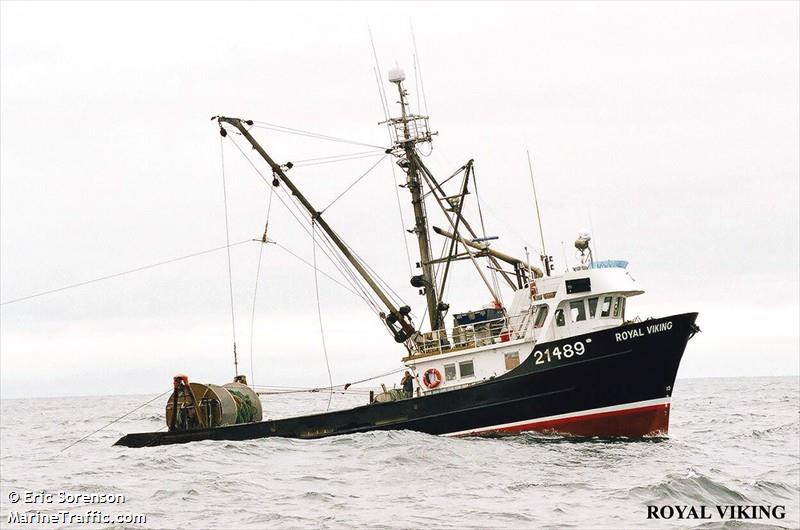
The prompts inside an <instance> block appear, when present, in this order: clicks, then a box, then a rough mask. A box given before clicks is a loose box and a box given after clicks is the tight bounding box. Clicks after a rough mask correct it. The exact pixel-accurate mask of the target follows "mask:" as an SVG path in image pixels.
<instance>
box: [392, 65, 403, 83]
mask: <svg viewBox="0 0 800 530" xmlns="http://www.w3.org/2000/svg"><path fill="white" fill-rule="evenodd" d="M405 80H406V73H405V72H404V71H403V69H402V68H400V67H399V66H395V67H394V68H390V69H389V82H391V83H399V82H401V81H405Z"/></svg>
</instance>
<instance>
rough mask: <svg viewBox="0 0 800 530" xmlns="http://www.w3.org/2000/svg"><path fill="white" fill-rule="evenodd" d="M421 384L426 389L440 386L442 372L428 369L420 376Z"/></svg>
mask: <svg viewBox="0 0 800 530" xmlns="http://www.w3.org/2000/svg"><path fill="white" fill-rule="evenodd" d="M422 382H423V383H425V386H426V387H428V388H436V387H437V386H439V385H441V384H442V372H440V371H439V370H437V369H436V368H428V369H427V370H425V373H424V374H423V376H422Z"/></svg>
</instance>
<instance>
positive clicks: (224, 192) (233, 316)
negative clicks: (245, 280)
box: [219, 136, 239, 377]
mask: <svg viewBox="0 0 800 530" xmlns="http://www.w3.org/2000/svg"><path fill="white" fill-rule="evenodd" d="M222 141H223V137H222V136H220V138H219V153H220V161H221V165H222V198H223V202H224V204H225V248H226V250H227V253H228V287H229V288H230V297H231V330H232V332H233V366H234V370H233V371H234V377H238V376H239V359H238V358H237V355H236V310H235V306H234V305H233V268H232V267H231V234H230V228H229V226H228V186H227V183H226V182H225V144H223V143H222Z"/></svg>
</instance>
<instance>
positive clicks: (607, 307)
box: [600, 296, 611, 317]
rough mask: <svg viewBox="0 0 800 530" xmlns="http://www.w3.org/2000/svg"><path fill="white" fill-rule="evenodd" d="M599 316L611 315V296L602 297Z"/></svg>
mask: <svg viewBox="0 0 800 530" xmlns="http://www.w3.org/2000/svg"><path fill="white" fill-rule="evenodd" d="M600 316H601V317H609V316H611V297H610V296H606V297H604V298H603V306H602V307H601V308H600Z"/></svg>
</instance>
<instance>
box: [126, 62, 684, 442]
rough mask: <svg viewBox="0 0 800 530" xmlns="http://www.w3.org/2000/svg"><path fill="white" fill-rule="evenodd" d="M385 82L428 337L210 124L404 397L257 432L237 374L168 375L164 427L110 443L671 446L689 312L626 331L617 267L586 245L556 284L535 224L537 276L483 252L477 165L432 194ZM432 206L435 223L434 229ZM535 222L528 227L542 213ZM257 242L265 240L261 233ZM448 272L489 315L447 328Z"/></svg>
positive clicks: (278, 184)
mask: <svg viewBox="0 0 800 530" xmlns="http://www.w3.org/2000/svg"><path fill="white" fill-rule="evenodd" d="M388 78H389V82H390V83H391V85H394V87H395V89H396V90H397V94H398V95H399V102H398V103H399V115H398V116H396V117H388V116H387V119H386V121H385V122H384V123H385V124H386V125H387V126H388V128H389V130H390V141H391V145H390V146H389V147H388V148H386V149H385V153H386V154H387V155H388V156H390V157H392V159H393V161H394V162H395V163H396V165H397V166H398V167H399V168H400V169H401V170H402V172H403V173H404V175H405V182H404V183H403V184H402V186H401V187H402V188H404V189H405V190H406V191H407V192H408V193H409V194H410V198H411V206H412V209H413V214H414V227H413V229H411V230H410V232H412V233H413V235H414V236H415V238H416V241H417V244H418V255H419V261H418V263H417V268H418V274H415V275H413V276H412V277H411V278H410V283H411V285H412V286H413V287H415V288H416V289H418V292H419V294H420V296H421V297H423V298H424V308H425V310H424V316H423V318H422V320H425V321H426V326H425V327H424V328H423V325H422V322H420V323H419V324H418V323H415V322H414V321H413V318H412V315H413V313H412V309H411V307H410V306H409V305H404V304H402V302H401V301H399V299H398V297H397V296H396V295H395V294H394V293H393V291H391V289H389V288H388V286H387V285H386V283H385V282H383V281H382V280H381V278H380V277H379V276H378V275H377V274H376V273H375V271H374V270H373V269H372V268H371V267H369V266H368V265H367V264H366V263H365V261H364V260H363V259H362V258H361V257H360V256H359V255H358V254H357V253H356V252H355V251H354V250H353V248H352V247H351V246H350V245H349V244H348V243H347V242H345V241H344V240H343V239H342V237H340V235H339V234H338V233H337V232H336V231H335V230H334V229H333V227H331V226H330V225H329V224H328V222H327V220H326V217H325V215H324V209H323V210H319V209H318V208H317V207H315V205H313V204H311V202H309V200H308V199H307V198H306V196H305V195H304V194H303V192H302V190H301V189H299V188H298V187H297V186H296V185H295V182H294V181H293V179H292V178H290V177H289V173H290V170H291V169H292V168H293V167H294V165H293V164H292V163H291V162H289V163H285V164H279V163H277V162H276V161H275V159H274V158H273V157H272V155H271V154H269V153H268V152H267V151H266V149H265V148H264V147H263V146H262V145H261V144H260V143H259V142H258V141H257V140H256V138H255V137H254V136H253V134H252V127H253V126H254V122H253V121H251V120H244V119H240V118H233V117H225V116H216V117H215V118H214V120H215V121H216V123H217V124H218V126H219V131H220V134H221V135H222V136H223V137H229V136H230V135H231V134H235V135H236V136H237V137H239V138H243V139H244V140H245V141H246V142H247V144H249V145H250V146H251V147H252V149H253V150H254V151H255V152H256V153H257V154H258V155H259V156H260V158H261V159H262V160H263V162H264V163H266V167H267V168H268V169H269V171H270V172H271V174H272V179H271V182H269V183H270V184H271V185H272V186H274V187H275V189H276V190H279V191H280V192H283V193H284V194H285V196H286V197H287V200H291V201H293V202H294V203H295V204H296V205H297V206H298V209H299V211H300V212H302V213H303V214H304V216H305V218H306V221H307V222H308V223H309V226H310V229H311V231H312V236H314V237H318V238H319V242H321V243H319V242H316V241H315V244H320V245H323V244H324V245H327V247H323V246H320V248H321V249H322V248H327V249H328V251H330V252H331V253H336V256H337V259H338V260H339V261H338V263H339V265H340V266H341V268H340V269H339V270H340V272H342V273H343V277H344V278H346V279H347V281H349V282H350V283H351V285H352V286H353V287H354V288H356V289H358V290H359V292H360V293H362V294H363V295H364V296H365V298H366V299H367V300H368V301H369V302H370V303H371V304H372V306H373V307H374V308H375V310H376V314H377V316H378V319H379V322H380V325H382V326H383V327H384V328H385V329H386V331H388V332H389V333H390V334H391V335H392V337H393V338H394V340H395V341H396V343H397V344H398V346H399V348H400V349H402V354H401V358H402V362H403V365H404V367H405V369H407V370H408V372H409V373H410V375H411V383H410V385H407V387H406V389H405V390H393V389H392V390H385V391H384V392H382V393H380V394H378V395H370V399H369V400H368V402H365V403H364V404H363V405H362V406H358V407H355V408H351V409H346V410H336V411H326V412H323V413H316V414H308V415H303V416H296V417H287V418H279V419H264V418H263V411H262V404H261V402H260V399H259V397H258V395H256V393H255V392H254V391H253V389H252V388H250V387H249V386H248V385H247V381H246V378H245V377H244V376H242V375H240V374H239V373H238V368H237V373H236V380H235V381H234V382H233V383H229V384H227V385H223V386H216V385H203V384H198V383H196V382H190V381H189V380H188V378H187V377H186V376H182V375H181V376H176V377H175V379H174V381H173V392H172V395H171V396H170V397H169V398H168V400H167V405H166V420H167V427H168V429H167V430H162V431H157V432H146V433H134V434H128V435H126V436H124V437H123V438H121V439H120V440H119V441H118V442H117V445H121V446H127V447H147V446H157V445H165V444H176V443H185V442H191V441H198V440H249V439H255V438H263V437H272V436H279V437H290V438H320V437H325V436H336V435H343V434H352V433H361V432H366V431H372V430H391V429H408V430H413V431H420V432H424V433H430V434H437V435H449V436H472V435H487V434H498V433H517V432H521V431H531V430H532V431H549V432H556V433H564V434H568V435H577V436H600V437H629V438H640V437H644V436H651V435H661V434H666V433H667V432H668V428H669V415H670V399H671V396H672V392H673V387H674V383H675V377H676V373H677V371H678V367H679V364H680V361H681V358H682V356H683V353H684V350H685V348H686V345H687V343H688V341H689V340H690V339H691V338H692V337H693V336H694V335H695V334H696V333H697V332H698V331H699V328H698V326H697V325H696V323H695V321H696V318H697V313H693V312H692V313H683V314H675V315H670V316H665V317H658V318H647V319H644V320H642V319H640V318H638V317H631V316H630V315H629V314H628V312H627V311H626V306H627V301H628V299H629V298H631V297H634V296H638V295H641V294H643V293H644V291H643V289H642V287H641V286H640V285H639V284H638V283H637V281H636V280H635V279H634V278H633V276H632V275H631V274H630V273H629V271H628V269H627V267H628V263H627V262H626V261H623V260H604V261H600V260H595V259H594V258H593V256H592V246H591V237H590V236H589V235H588V234H585V233H584V234H580V235H579V237H578V238H577V239H576V241H575V249H576V254H577V255H578V260H577V264H576V265H575V266H573V267H570V268H569V269H567V270H565V271H564V272H561V273H557V272H556V271H555V270H554V266H553V258H552V256H550V255H548V254H547V252H546V250H545V246H544V237H543V235H542V233H541V221H540V222H539V231H540V236H542V242H541V243H542V247H541V251H540V253H539V254H540V255H539V260H538V261H539V262H540V266H534V265H532V264H531V263H530V260H529V258H528V256H526V257H525V258H524V259H523V258H520V257H515V256H513V255H510V254H507V253H505V252H501V251H499V250H497V249H496V248H494V246H493V241H494V238H491V237H487V236H486V234H485V233H479V231H478V230H476V228H475V226H474V225H473V223H474V220H473V222H472V223H471V222H470V220H469V219H467V215H466V213H465V209H464V204H465V202H466V201H467V200H468V195H470V193H471V188H474V187H475V186H476V182H475V174H474V161H473V160H469V161H468V162H467V163H466V164H464V165H462V166H461V167H460V168H458V169H457V170H456V171H455V172H454V173H453V174H452V175H450V176H449V177H447V178H446V179H443V180H439V179H438V178H437V177H436V176H435V175H434V174H433V172H432V171H431V170H430V169H429V168H428V167H427V166H426V164H425V162H424V160H423V157H422V156H420V146H422V145H425V144H431V142H432V141H433V136H434V135H435V133H433V132H431V129H430V126H429V118H428V116H427V115H423V114H422V113H421V112H419V109H418V110H417V112H416V113H415V112H413V111H412V109H411V105H410V104H409V95H408V91H407V90H406V88H405V86H404V81H405V74H404V72H403V71H402V70H401V69H399V68H393V69H391V70H390V71H389V76H388ZM387 107H388V106H387ZM531 177H532V174H531ZM454 184H457V187H454ZM446 188H447V190H448V191H445V189H446ZM534 194H535V187H534ZM431 206H433V207H434V208H436V209H437V210H438V212H439V213H440V214H441V217H442V218H443V219H445V223H446V224H444V225H443V226H441V227H439V226H430V222H429V215H428V212H427V209H428V208H429V207H431ZM536 210H537V215H538V203H537V204H536ZM481 224H482V223H481ZM431 231H433V232H434V233H435V234H436V235H438V236H439V237H441V238H443V241H444V242H445V244H444V246H443V248H444V249H445V251H444V252H443V253H442V255H441V256H439V257H436V256H434V254H433V252H432V242H431ZM262 242H263V243H267V242H268V239H267V235H266V233H265V235H264V237H263V239H262ZM458 262H462V263H465V264H466V263H470V264H471V266H472V267H474V269H475V270H476V272H477V277H478V278H479V283H482V284H483V285H484V286H485V287H486V289H487V291H488V293H489V296H490V298H489V299H490V300H491V303H490V304H488V305H486V306H481V307H475V308H472V309H471V310H465V311H462V312H459V313H454V314H452V315H451V317H450V319H448V313H449V310H450V307H449V304H448V303H447V301H446V300H445V299H444V298H445V294H446V293H447V290H446V286H447V282H448V278H449V276H450V272H451V269H452V267H453V266H455V265H456V263H458ZM498 282H503V283H504V284H506V286H507V287H506V288H507V289H508V288H510V289H511V290H512V292H513V297H512V298H511V300H510V303H509V304H503V303H502V301H501V300H502V297H501V296H500V294H499V292H498V290H499V285H498ZM448 320H450V321H449V322H448ZM234 355H235V346H234ZM237 366H238V364H237Z"/></svg>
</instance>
